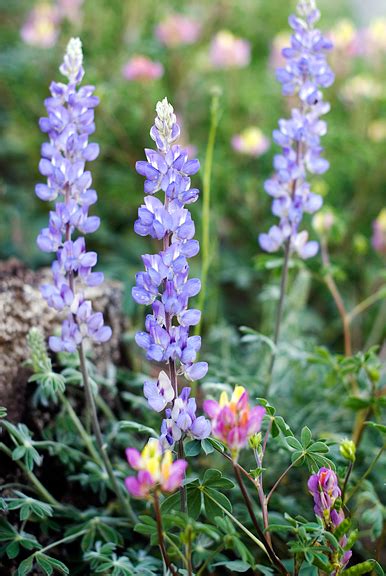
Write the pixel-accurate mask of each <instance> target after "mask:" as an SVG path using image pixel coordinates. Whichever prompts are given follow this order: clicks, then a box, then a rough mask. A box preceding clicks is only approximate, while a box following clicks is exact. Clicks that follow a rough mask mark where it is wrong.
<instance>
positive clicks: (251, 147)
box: [231, 126, 269, 158]
mask: <svg viewBox="0 0 386 576" xmlns="http://www.w3.org/2000/svg"><path fill="white" fill-rule="evenodd" d="M231 142H232V148H233V149H234V150H236V152H239V153H240V154H246V155H248V156H253V157H255V158H258V157H259V156H261V155H262V154H264V153H265V152H266V151H267V150H268V148H269V140H268V138H266V137H265V136H264V134H263V133H262V131H261V130H260V128H257V127H256V126H249V127H248V128H245V130H243V131H242V132H241V133H240V134H235V136H233V138H232V141H231Z"/></svg>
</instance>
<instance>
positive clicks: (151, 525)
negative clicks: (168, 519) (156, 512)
mask: <svg viewBox="0 0 386 576" xmlns="http://www.w3.org/2000/svg"><path fill="white" fill-rule="evenodd" d="M138 520H139V522H138V524H136V525H135V526H134V531H135V532H138V533H139V534H144V535H146V536H155V535H156V534H157V522H156V521H155V520H154V518H151V517H150V516H139V518H138Z"/></svg>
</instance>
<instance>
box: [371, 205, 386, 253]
mask: <svg viewBox="0 0 386 576" xmlns="http://www.w3.org/2000/svg"><path fill="white" fill-rule="evenodd" d="M371 243H372V245H373V248H374V250H376V251H377V252H379V253H380V254H385V255H386V208H383V209H382V210H381V211H380V213H379V214H378V216H377V218H376V219H375V220H374V222H373V236H372V238H371Z"/></svg>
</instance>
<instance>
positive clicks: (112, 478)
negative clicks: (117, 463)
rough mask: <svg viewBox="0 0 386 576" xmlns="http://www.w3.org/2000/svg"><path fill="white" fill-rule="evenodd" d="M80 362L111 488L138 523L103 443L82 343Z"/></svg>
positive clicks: (87, 401)
mask: <svg viewBox="0 0 386 576" xmlns="http://www.w3.org/2000/svg"><path fill="white" fill-rule="evenodd" d="M79 360H80V369H81V373H82V377H83V386H84V391H85V396H86V405H87V409H88V412H89V415H90V418H91V424H92V428H93V431H94V435H95V439H96V443H97V446H98V448H99V453H100V456H101V458H102V461H103V463H104V466H105V469H106V472H107V475H108V477H109V479H110V482H111V486H112V488H113V490H114V492H115V494H116V496H117V498H118V500H119V503H120V506H121V508H122V510H125V513H126V514H127V516H128V518H129V519H130V521H131V522H136V516H135V514H134V512H133V510H132V508H131V506H130V504H129V502H128V498H127V497H125V495H124V494H123V491H122V489H121V488H120V486H119V484H118V482H117V479H116V477H115V475H114V471H113V467H112V464H111V462H110V458H109V456H108V454H107V450H106V444H105V443H104V441H103V437H102V432H101V429H100V425H99V420H98V414H97V410H96V405H95V400H94V395H93V392H92V387H91V383H90V380H89V377H88V372H87V367H86V357H85V353H84V349H83V344H82V342H81V343H80V345H79Z"/></svg>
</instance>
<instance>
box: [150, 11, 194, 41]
mask: <svg viewBox="0 0 386 576" xmlns="http://www.w3.org/2000/svg"><path fill="white" fill-rule="evenodd" d="M200 33H201V26H200V24H199V23H198V22H196V21H195V20H192V19H191V18H188V17H187V16H183V15H182V14H170V15H169V16H167V18H165V20H163V21H162V22H161V23H160V24H158V26H157V27H156V29H155V34H156V36H157V38H158V40H159V41H160V42H162V44H165V46H169V47H174V46H181V45H183V44H194V43H195V42H196V41H197V40H198V38H199V36H200Z"/></svg>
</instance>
